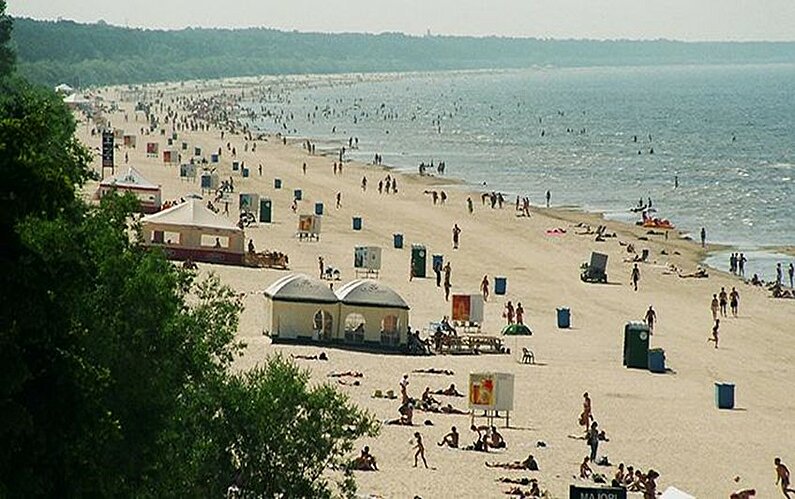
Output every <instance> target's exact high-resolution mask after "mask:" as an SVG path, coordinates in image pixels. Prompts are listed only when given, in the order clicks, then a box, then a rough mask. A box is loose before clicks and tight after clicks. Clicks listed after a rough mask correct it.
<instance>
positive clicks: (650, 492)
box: [643, 469, 660, 499]
mask: <svg viewBox="0 0 795 499" xmlns="http://www.w3.org/2000/svg"><path fill="white" fill-rule="evenodd" d="M659 477H660V474H659V473H657V472H656V471H654V470H651V469H650V470H649V471H648V472H647V473H646V480H645V481H644V482H643V499H656V498H657V482H656V481H655V480H657V478H659Z"/></svg>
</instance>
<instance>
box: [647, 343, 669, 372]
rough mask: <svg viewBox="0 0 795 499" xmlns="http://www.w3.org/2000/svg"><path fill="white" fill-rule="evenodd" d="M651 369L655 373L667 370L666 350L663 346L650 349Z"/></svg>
mask: <svg viewBox="0 0 795 499" xmlns="http://www.w3.org/2000/svg"><path fill="white" fill-rule="evenodd" d="M649 371H651V372H653V373H664V372H665V350H663V349H662V348H651V349H649Z"/></svg>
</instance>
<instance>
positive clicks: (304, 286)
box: [265, 274, 338, 303]
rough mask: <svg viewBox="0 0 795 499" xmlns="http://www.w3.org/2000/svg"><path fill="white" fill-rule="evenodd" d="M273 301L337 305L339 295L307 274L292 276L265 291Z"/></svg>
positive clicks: (287, 276) (282, 279) (280, 280)
mask: <svg viewBox="0 0 795 499" xmlns="http://www.w3.org/2000/svg"><path fill="white" fill-rule="evenodd" d="M265 296H267V297H268V298H270V299H271V300H273V301H295V302H305V303H337V301H338V299H337V295H335V294H334V292H333V291H332V290H331V289H329V287H328V285H326V284H325V283H324V282H323V281H321V280H320V279H315V278H313V277H309V276H308V275H305V274H290V275H286V276H284V277H282V278H281V279H279V280H278V281H276V282H274V283H273V284H271V285H270V286H268V288H267V289H266V290H265Z"/></svg>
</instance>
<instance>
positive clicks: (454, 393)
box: [433, 383, 464, 397]
mask: <svg viewBox="0 0 795 499" xmlns="http://www.w3.org/2000/svg"><path fill="white" fill-rule="evenodd" d="M433 394H434V395H447V396H448V397H463V396H464V394H463V393H461V392H459V391H458V390H457V389H456V387H455V383H450V386H448V387H447V388H445V389H444V390H436V391H435V392H433Z"/></svg>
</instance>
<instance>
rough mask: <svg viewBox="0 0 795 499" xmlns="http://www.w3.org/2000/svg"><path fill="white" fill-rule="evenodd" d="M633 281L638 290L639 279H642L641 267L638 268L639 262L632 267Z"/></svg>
mask: <svg viewBox="0 0 795 499" xmlns="http://www.w3.org/2000/svg"><path fill="white" fill-rule="evenodd" d="M630 279H631V281H632V286H633V287H634V288H635V291H637V290H638V281H640V269H639V268H638V264H637V263H636V264H635V266H634V267H632V274H631V277H630Z"/></svg>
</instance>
